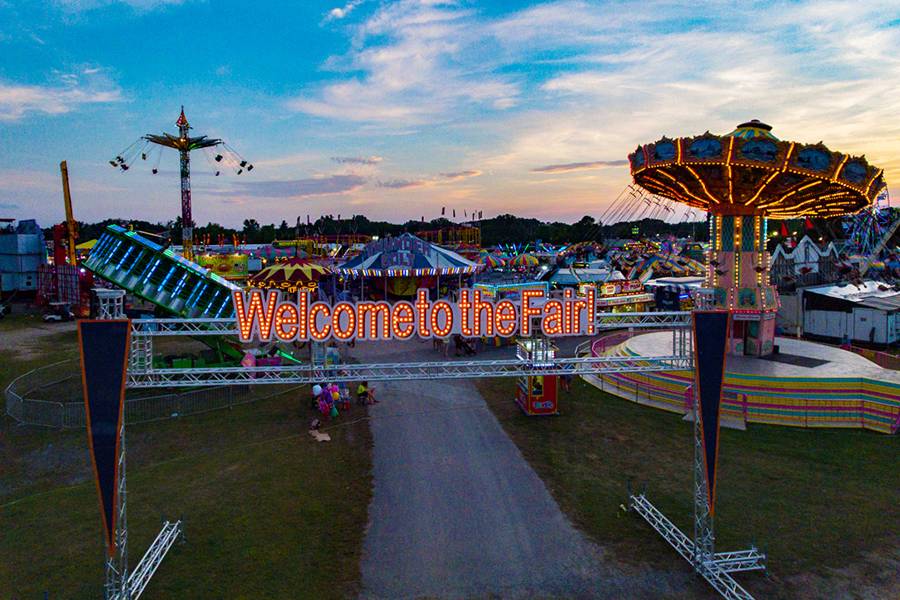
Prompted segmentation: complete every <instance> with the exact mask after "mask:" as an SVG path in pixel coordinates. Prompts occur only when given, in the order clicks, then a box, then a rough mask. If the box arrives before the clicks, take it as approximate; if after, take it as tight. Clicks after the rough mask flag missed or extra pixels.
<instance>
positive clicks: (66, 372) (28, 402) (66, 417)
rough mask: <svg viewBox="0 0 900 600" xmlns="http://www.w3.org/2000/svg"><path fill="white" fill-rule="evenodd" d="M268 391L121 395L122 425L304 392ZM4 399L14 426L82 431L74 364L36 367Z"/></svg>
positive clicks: (240, 387)
mask: <svg viewBox="0 0 900 600" xmlns="http://www.w3.org/2000/svg"><path fill="white" fill-rule="evenodd" d="M267 387H268V390H261V389H259V388H260V386H249V385H234V386H226V387H220V386H216V387H206V388H199V389H195V390H188V391H178V392H172V393H169V394H154V395H152V396H144V395H140V392H141V390H126V394H125V422H126V423H127V424H134V423H147V422H149V421H159V420H161V419H169V418H174V417H180V416H185V415H194V414H198V413H203V412H208V411H211V410H220V409H223V408H230V407H232V406H237V405H240V404H246V403H248V402H255V401H257V400H262V399H264V398H271V397H273V396H279V395H281V394H284V393H287V392H290V391H293V390H296V389H299V388H300V387H303V386H291V387H288V386H267ZM273 387H275V388H277V389H274V390H273V389H272V388H273ZM5 395H6V414H7V415H9V416H10V417H12V418H13V419H15V420H16V421H18V422H19V423H23V424H26V425H38V426H42V427H53V428H56V429H70V428H81V427H85V426H86V421H85V413H84V398H83V393H82V389H81V373H80V371H79V364H78V359H71V360H65V361H60V362H57V363H53V364H51V365H46V366H43V367H38V368H37V369H34V370H32V371H29V372H27V373H25V374H23V375H20V376H19V377H17V378H16V379H14V380H13V381H12V382H11V383H10V384H9V385H8V386H7V387H6V391H5Z"/></svg>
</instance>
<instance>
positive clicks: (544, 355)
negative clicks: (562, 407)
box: [515, 337, 559, 417]
mask: <svg viewBox="0 0 900 600" xmlns="http://www.w3.org/2000/svg"><path fill="white" fill-rule="evenodd" d="M516 346H517V347H516V356H517V357H518V358H519V359H520V360H524V361H528V362H530V363H531V364H533V365H535V366H538V367H539V366H541V365H546V366H552V365H553V359H554V358H555V356H556V351H557V347H556V346H555V345H553V343H552V342H551V341H550V340H548V339H547V338H540V337H539V338H529V339H524V340H519V341H518V343H517V345H516ZM558 379H559V378H558V377H557V376H556V375H523V376H522V377H519V380H518V386H516V398H515V400H516V404H517V405H518V406H519V408H521V409H522V412H524V413H525V414H526V415H528V416H530V417H532V416H537V415H558V414H559V405H558V403H557V399H558V391H559V381H558Z"/></svg>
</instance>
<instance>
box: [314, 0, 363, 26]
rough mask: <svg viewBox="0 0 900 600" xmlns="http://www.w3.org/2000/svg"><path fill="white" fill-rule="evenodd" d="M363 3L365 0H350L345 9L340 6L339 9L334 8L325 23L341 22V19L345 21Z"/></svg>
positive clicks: (326, 17)
mask: <svg viewBox="0 0 900 600" xmlns="http://www.w3.org/2000/svg"><path fill="white" fill-rule="evenodd" d="M362 3H363V0H350V2H348V3H347V4H345V5H344V6H343V7H340V6H338V7H335V8H332V9H331V10H329V11H328V14H327V15H326V16H325V21H324V22H326V23H327V22H328V21H340V20H341V19H343V18H344V17H346V16H347V15H349V14H350V13H351V12H353V9H354V8H356V7H357V6H359V5H360V4H362Z"/></svg>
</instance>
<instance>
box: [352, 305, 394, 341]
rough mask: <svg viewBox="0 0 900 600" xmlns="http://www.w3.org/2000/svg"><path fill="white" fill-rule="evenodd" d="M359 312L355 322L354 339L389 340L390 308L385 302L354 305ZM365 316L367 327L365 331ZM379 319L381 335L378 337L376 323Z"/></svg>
mask: <svg viewBox="0 0 900 600" xmlns="http://www.w3.org/2000/svg"><path fill="white" fill-rule="evenodd" d="M356 309H357V311H358V312H359V315H358V318H357V320H356V337H358V338H360V339H366V336H367V334H366V332H367V331H368V339H370V340H377V339H379V338H380V339H383V340H386V339H389V338H390V337H391V324H390V320H391V307H390V305H389V304H388V303H387V302H360V303H358V304H357V305H356ZM366 316H368V322H369V327H368V329H366ZM379 318H380V319H381V335H380V336H379V335H378V321H379Z"/></svg>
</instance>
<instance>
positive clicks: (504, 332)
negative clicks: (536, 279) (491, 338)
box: [494, 300, 516, 337]
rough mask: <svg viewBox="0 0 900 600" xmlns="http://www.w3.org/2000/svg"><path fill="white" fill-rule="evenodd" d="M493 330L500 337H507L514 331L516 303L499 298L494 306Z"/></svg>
mask: <svg viewBox="0 0 900 600" xmlns="http://www.w3.org/2000/svg"><path fill="white" fill-rule="evenodd" d="M494 330H495V331H496V332H497V335H499V336H501V337H509V336H511V335H512V334H513V333H515V331H516V305H515V304H513V303H512V302H510V301H509V300H501V301H500V302H498V303H497V306H496V307H495V308H494Z"/></svg>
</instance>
